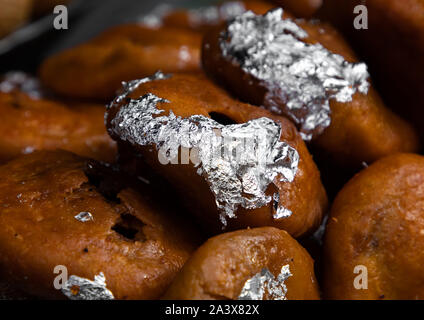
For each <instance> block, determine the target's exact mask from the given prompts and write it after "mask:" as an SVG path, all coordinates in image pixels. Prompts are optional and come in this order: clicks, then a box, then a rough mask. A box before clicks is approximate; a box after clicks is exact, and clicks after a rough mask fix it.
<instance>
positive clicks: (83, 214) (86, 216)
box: [74, 211, 94, 222]
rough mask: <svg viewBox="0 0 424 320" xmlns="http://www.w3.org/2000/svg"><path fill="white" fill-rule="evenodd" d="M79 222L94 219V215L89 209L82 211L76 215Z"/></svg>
mask: <svg viewBox="0 0 424 320" xmlns="http://www.w3.org/2000/svg"><path fill="white" fill-rule="evenodd" d="M74 218H75V219H77V220H78V221H79V222H88V221H94V218H93V215H92V214H91V213H90V212H88V211H82V212H80V213H78V214H77V215H76V216H74Z"/></svg>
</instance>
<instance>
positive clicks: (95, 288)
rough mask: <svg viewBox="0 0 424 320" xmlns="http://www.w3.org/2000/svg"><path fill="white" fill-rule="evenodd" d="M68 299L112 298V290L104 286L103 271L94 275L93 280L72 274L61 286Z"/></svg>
mask: <svg viewBox="0 0 424 320" xmlns="http://www.w3.org/2000/svg"><path fill="white" fill-rule="evenodd" d="M62 293H63V294H64V295H65V296H66V297H68V298H69V299H70V300H113V299H114V296H113V294H112V292H111V291H110V290H109V289H107V288H106V278H105V275H104V274H103V272H100V274H98V275H96V276H94V281H92V280H88V279H85V278H80V277H78V276H75V275H72V276H70V277H69V279H68V280H67V281H66V283H65V285H64V287H63V288H62Z"/></svg>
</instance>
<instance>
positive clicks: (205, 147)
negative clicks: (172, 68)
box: [109, 80, 299, 226]
mask: <svg viewBox="0 0 424 320" xmlns="http://www.w3.org/2000/svg"><path fill="white" fill-rule="evenodd" d="M140 81H142V80H140ZM160 103H169V101H168V100H165V99H162V98H159V97H157V96H155V95H153V94H151V93H149V94H146V95H144V96H142V97H140V98H138V99H129V101H128V102H127V103H126V104H123V105H121V106H120V108H119V111H118V112H117V114H116V115H115V117H114V119H112V120H111V123H110V129H109V130H110V131H111V133H112V134H113V135H116V136H119V137H120V139H122V140H124V141H128V142H130V143H131V144H136V145H141V146H147V145H155V146H156V148H157V149H158V150H159V155H160V157H162V158H164V159H165V160H166V163H167V162H172V161H173V160H174V159H178V154H179V149H180V148H188V149H191V150H195V151H196V155H197V158H198V162H197V163H195V164H194V165H195V166H196V167H197V173H198V174H199V175H201V176H203V177H204V178H205V180H206V181H207V182H208V184H209V187H210V189H211V191H212V193H213V194H214V196H215V201H216V205H217V208H218V209H219V211H220V220H221V222H222V224H223V226H226V224H227V220H226V219H227V218H234V217H235V211H236V210H237V208H238V207H239V206H241V207H243V208H247V209H255V208H260V207H263V206H265V205H267V204H268V203H269V202H270V201H272V196H269V195H267V194H266V190H267V188H268V186H269V185H270V184H271V183H274V179H279V180H280V181H287V182H292V181H293V179H294V177H295V175H296V172H297V167H298V163H299V154H298V152H297V151H296V150H295V149H294V148H292V147H291V146H290V145H288V144H287V143H285V142H282V141H280V136H281V127H280V124H279V123H277V122H275V121H273V120H271V119H269V118H259V119H254V120H251V121H248V122H246V123H242V124H234V125H222V124H220V123H218V122H216V121H215V120H213V119H211V118H208V117H205V116H202V115H192V116H190V117H187V118H182V117H177V116H175V115H174V113H173V112H172V111H170V112H169V115H162V113H164V111H163V110H160V109H158V108H157V104H160ZM278 207H279V208H280V207H283V205H282V204H279V206H278ZM281 210H283V209H281ZM287 212H289V211H287Z"/></svg>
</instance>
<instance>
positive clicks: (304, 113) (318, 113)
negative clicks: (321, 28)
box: [220, 8, 370, 140]
mask: <svg viewBox="0 0 424 320" xmlns="http://www.w3.org/2000/svg"><path fill="white" fill-rule="evenodd" d="M282 14H283V10H282V9H281V8H279V9H274V10H272V11H270V12H268V13H267V14H265V15H263V16H261V15H255V14H254V13H253V12H251V11H248V12H246V13H244V14H242V15H240V16H237V17H236V18H235V19H234V20H232V22H230V23H229V24H228V27H227V29H226V30H225V31H224V32H223V33H222V34H221V37H220V47H221V50H222V54H223V56H224V57H226V58H227V59H230V60H231V61H233V62H234V63H237V64H239V65H240V67H241V68H242V69H243V70H244V71H245V72H246V73H249V74H251V75H253V76H254V77H255V78H257V79H259V80H262V81H263V82H264V84H265V86H266V87H267V88H268V93H267V97H266V99H267V100H268V101H267V103H268V105H267V106H266V107H267V108H269V109H270V110H271V111H272V112H275V113H284V114H285V115H286V116H288V117H290V118H291V119H292V120H293V121H294V122H295V123H296V124H297V125H298V127H299V129H300V132H301V134H302V136H303V138H304V139H305V140H311V139H312V138H314V137H316V136H317V135H319V134H320V133H322V132H323V131H324V129H325V128H327V127H328V126H329V125H330V122H331V117H330V113H331V111H330V105H329V100H330V99H336V100H337V101H339V102H349V101H352V96H353V94H355V92H357V91H359V92H361V93H363V94H366V93H367V92H368V88H369V85H370V84H369V82H368V80H367V79H368V77H369V74H368V71H367V66H366V64H364V63H349V62H347V61H346V60H344V58H343V57H342V56H340V55H338V54H334V53H332V52H330V51H328V50H327V49H325V48H324V47H323V46H322V45H321V44H308V43H305V42H303V41H302V39H304V38H306V37H307V36H308V34H307V33H306V32H305V31H304V30H303V29H302V28H301V27H299V26H298V25H297V24H296V23H295V22H294V21H292V20H291V19H283V18H282ZM276 96H278V97H281V101H275V97H276ZM282 103H283V104H284V106H282V105H281V104H282ZM282 107H283V108H284V109H283V110H282V109H281V108H282Z"/></svg>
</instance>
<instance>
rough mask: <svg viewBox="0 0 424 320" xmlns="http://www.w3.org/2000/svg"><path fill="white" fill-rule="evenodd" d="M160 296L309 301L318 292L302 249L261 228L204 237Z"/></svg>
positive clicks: (278, 232) (283, 235) (311, 264)
mask: <svg viewBox="0 0 424 320" xmlns="http://www.w3.org/2000/svg"><path fill="white" fill-rule="evenodd" d="M261 276H262V277H263V278H264V279H263V280H265V281H261V279H260V277H261ZM255 285H258V288H257V289H255ZM270 288H273V289H274V290H273V289H271V290H270ZM261 290H263V292H261ZM164 299H170V300H174V299H180V300H223V299H224V300H229V299H231V300H236V299H241V300H283V299H284V300H285V299H288V300H315V299H319V292H318V284H317V281H316V279H315V274H314V261H313V260H312V258H311V257H310V256H309V254H308V252H307V251H306V250H305V249H304V248H302V246H301V245H300V244H299V243H298V242H297V241H296V240H294V239H293V238H292V237H290V235H289V234H288V233H287V232H285V231H283V230H278V229H276V228H272V227H264V228H256V229H246V230H239V231H234V232H229V233H224V234H221V235H218V236H215V237H213V238H211V239H209V240H208V241H207V242H206V243H205V244H203V245H202V246H201V247H200V248H199V249H197V251H196V252H195V253H194V254H193V255H192V256H191V258H190V259H189V260H188V261H187V262H186V264H185V265H184V267H183V269H182V270H181V272H180V273H179V274H178V275H177V277H176V278H175V280H174V282H173V283H172V285H171V287H170V288H169V290H168V291H167V293H166V294H165V296H164Z"/></svg>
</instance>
